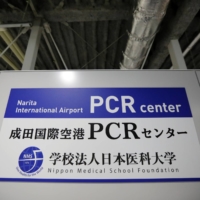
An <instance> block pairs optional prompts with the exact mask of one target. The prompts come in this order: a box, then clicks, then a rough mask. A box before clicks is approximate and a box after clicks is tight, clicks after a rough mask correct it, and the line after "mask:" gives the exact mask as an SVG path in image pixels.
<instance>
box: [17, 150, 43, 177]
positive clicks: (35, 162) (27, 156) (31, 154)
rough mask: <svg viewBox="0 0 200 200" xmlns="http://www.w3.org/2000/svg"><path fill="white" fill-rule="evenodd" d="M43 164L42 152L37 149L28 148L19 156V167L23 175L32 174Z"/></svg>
mask: <svg viewBox="0 0 200 200" xmlns="http://www.w3.org/2000/svg"><path fill="white" fill-rule="evenodd" d="M42 163H43V154H42V151H41V150H40V149H39V148H37V147H28V148H26V149H24V151H22V153H21V154H20V156H19V167H20V169H21V170H22V171H23V172H25V173H28V174H29V173H34V172H36V171H37V170H39V169H40V167H41V166H42Z"/></svg>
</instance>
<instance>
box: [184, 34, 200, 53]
mask: <svg viewBox="0 0 200 200" xmlns="http://www.w3.org/2000/svg"><path fill="white" fill-rule="evenodd" d="M199 40H200V33H199V34H198V35H197V36H196V37H195V38H194V40H192V42H191V43H190V44H189V45H188V47H187V48H186V49H185V51H184V52H183V56H186V55H187V54H188V52H189V51H190V50H191V49H192V48H193V46H194V45H195V44H196V43H197V42H198V41H199Z"/></svg>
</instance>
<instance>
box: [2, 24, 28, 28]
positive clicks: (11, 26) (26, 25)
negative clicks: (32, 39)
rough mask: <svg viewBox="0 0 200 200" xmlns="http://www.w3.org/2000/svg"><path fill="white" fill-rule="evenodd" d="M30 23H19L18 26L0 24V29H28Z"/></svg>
mask: <svg viewBox="0 0 200 200" xmlns="http://www.w3.org/2000/svg"><path fill="white" fill-rule="evenodd" d="M30 26H31V24H30V23H20V24H0V28H20V27H30Z"/></svg>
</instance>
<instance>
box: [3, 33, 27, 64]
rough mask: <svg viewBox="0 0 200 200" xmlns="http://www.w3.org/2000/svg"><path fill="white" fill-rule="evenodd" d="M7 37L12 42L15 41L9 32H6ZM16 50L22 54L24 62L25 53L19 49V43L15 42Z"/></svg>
mask: <svg viewBox="0 0 200 200" xmlns="http://www.w3.org/2000/svg"><path fill="white" fill-rule="evenodd" d="M4 33H5V35H6V36H7V38H8V39H9V40H10V42H12V41H13V37H12V36H11V35H10V33H9V32H8V31H4ZM13 46H14V48H15V49H16V50H17V52H18V53H19V54H20V56H21V58H22V60H24V53H23V52H22V50H21V49H20V48H19V46H18V45H17V43H16V42H15V43H14V44H13Z"/></svg>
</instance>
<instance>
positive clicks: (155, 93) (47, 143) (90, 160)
mask: <svg viewBox="0 0 200 200" xmlns="http://www.w3.org/2000/svg"><path fill="white" fill-rule="evenodd" d="M41 74H42V73H41ZM47 74H48V73H47ZM52 74H53V73H52ZM63 74H66V75H69V74H70V72H69V73H65V72H63V73H59V76H60V75H62V76H63ZM16 75H17V74H16ZM55 75H56V76H57V75H58V73H55ZM76 75H77V77H76ZM17 76H18V75H17ZM29 76H31V73H29ZM33 76H34V73H33ZM74 76H75V78H77V79H76V80H77V82H79V80H78V76H79V74H76V73H74ZM70 77H71V76H66V77H65V78H66V79H67V78H70ZM125 77H126V76H125ZM127 77H128V76H127ZM25 79H26V78H25ZM36 79H37V80H39V82H40V81H41V84H40V85H39V84H35V86H34V84H33V83H32V84H30V85H29V84H28V86H27V87H19V86H17V87H16V86H15V83H14V81H13V84H12V87H10V88H7V89H6V92H5V93H7V94H8V96H7V97H6V98H7V102H6V108H5V112H4V119H3V122H2V127H1V133H0V156H1V159H2V160H6V162H3V163H2V164H1V165H0V180H2V181H33V182H35V181H37V182H169V181H199V180H200V170H199V169H200V160H199V159H197V158H199V157H200V146H199V141H198V136H197V132H196V129H195V125H194V120H193V114H192V112H191V105H190V103H189V95H188V91H187V89H186V87H185V86H184V85H179V86H175V87H171V86H170V85H166V86H159V85H158V86H156V87H155V86H150V85H148V84H144V85H142V86H141V87H138V85H135V84H130V83H125V84H122V85H121V87H120V86H119V85H116V86H115V85H112V84H110V82H109V80H108V79H107V80H106V79H105V82H107V83H106V84H102V83H101V82H99V84H98V85H97V86H94V85H93V84H92V80H91V81H88V82H89V84H90V87H88V86H84V82H83V84H82V85H83V86H80V84H77V83H76V82H74V80H72V81H71V82H68V83H66V82H63V83H64V84H63V85H60V86H59V87H58V86H57V85H55V86H53V85H51V84H50V85H48V84H47V83H46V82H45V81H43V77H42V79H41V78H40V77H37V78H36ZM3 81H4V85H6V84H7V83H6V82H5V79H3ZM43 82H44V83H43ZM121 83H122V82H121ZM87 84H88V83H87ZM77 85H78V86H77ZM91 86H92V87H91ZM2 92H4V91H1V93H2ZM11 149H13V150H14V151H11ZM8 158H9V159H8ZM191 163H192V168H191Z"/></svg>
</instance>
